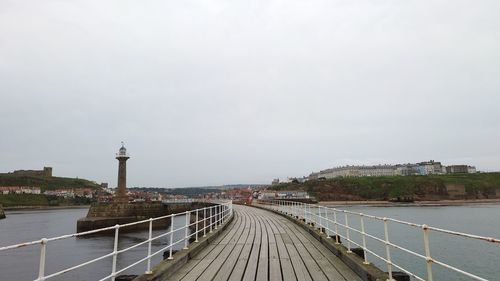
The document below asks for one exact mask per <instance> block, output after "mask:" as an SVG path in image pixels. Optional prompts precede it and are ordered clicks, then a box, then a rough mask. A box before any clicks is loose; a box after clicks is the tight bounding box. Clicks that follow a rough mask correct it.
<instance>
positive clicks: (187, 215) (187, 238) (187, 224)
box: [183, 211, 190, 250]
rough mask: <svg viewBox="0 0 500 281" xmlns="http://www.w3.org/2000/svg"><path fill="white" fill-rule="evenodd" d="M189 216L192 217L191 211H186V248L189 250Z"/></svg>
mask: <svg viewBox="0 0 500 281" xmlns="http://www.w3.org/2000/svg"><path fill="white" fill-rule="evenodd" d="M189 217H190V212H189V211H186V228H185V229H184V248H183V249H184V250H187V249H188V244H189V236H188V232H189V222H190V220H189Z"/></svg>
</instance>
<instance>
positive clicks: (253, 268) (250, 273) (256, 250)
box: [230, 215, 262, 281]
mask: <svg viewBox="0 0 500 281" xmlns="http://www.w3.org/2000/svg"><path fill="white" fill-rule="evenodd" d="M261 241H262V216H260V215H259V216H257V217H256V223H255V238H254V242H253V244H252V251H251V254H250V257H249V259H248V263H247V266H246V268H245V273H244V275H243V279H242V280H243V281H254V280H255V278H256V276H257V266H258V263H259V254H260V246H261ZM230 280H233V279H230Z"/></svg>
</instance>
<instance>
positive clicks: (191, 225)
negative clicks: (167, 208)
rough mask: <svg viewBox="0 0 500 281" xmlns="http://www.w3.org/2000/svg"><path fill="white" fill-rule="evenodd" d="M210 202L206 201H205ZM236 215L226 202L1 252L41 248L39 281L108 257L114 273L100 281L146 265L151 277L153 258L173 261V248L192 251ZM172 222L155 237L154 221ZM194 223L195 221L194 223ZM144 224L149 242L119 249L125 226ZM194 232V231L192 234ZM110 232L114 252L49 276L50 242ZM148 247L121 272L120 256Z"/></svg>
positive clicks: (59, 237)
mask: <svg viewBox="0 0 500 281" xmlns="http://www.w3.org/2000/svg"><path fill="white" fill-rule="evenodd" d="M204 202H206V201H204ZM232 215H233V205H232V202H231V201H226V202H217V203H216V205H214V206H210V207H204V208H199V209H195V210H191V211H185V212H182V213H177V214H170V215H166V216H161V217H156V218H150V219H147V220H142V221H137V222H132V223H127V224H121V225H120V224H117V225H115V226H111V227H106V228H100V229H95V230H90V231H85V232H80V233H74V234H67V235H62V236H58V237H52V238H42V239H40V240H36V241H30V242H25V243H20V244H15V245H10V246H4V247H0V252H2V251H8V250H15V249H19V248H22V247H26V246H36V245H40V262H39V269H38V278H37V279H35V281H42V280H48V279H51V278H53V277H56V276H59V275H62V274H65V273H68V272H70V271H73V270H76V269H78V268H81V267H84V266H87V265H90V264H93V263H95V262H97V261H100V260H103V259H105V258H109V257H112V259H113V261H112V264H111V270H110V271H111V273H110V274H109V275H107V276H105V277H103V278H101V279H100V280H115V277H116V276H118V275H119V274H120V273H122V272H124V271H125V270H127V269H130V268H131V267H133V266H136V265H138V264H140V263H142V262H145V261H146V262H147V265H146V270H145V272H144V273H145V274H151V273H152V272H151V258H152V257H154V256H156V255H158V254H160V253H163V252H164V251H167V250H168V251H169V252H168V259H170V260H171V259H173V258H174V257H173V247H174V246H175V245H177V244H180V243H184V248H183V249H188V247H189V240H190V239H191V238H193V237H194V239H195V240H194V242H195V243H197V242H198V238H199V237H200V235H201V236H202V237H206V235H207V233H211V232H213V230H214V229H218V227H220V226H222V225H223V224H225V223H226V222H227V221H228V219H229V218H230V217H231V216H232ZM180 216H185V224H184V225H183V226H180V227H177V228H174V220H175V218H176V217H180ZM191 216H194V220H192V219H191ZM168 219H170V227H169V228H168V231H167V232H164V233H161V234H160V235H157V236H155V237H153V222H155V221H158V220H168ZM192 221H194V222H192ZM144 223H149V235H148V239H147V240H144V241H141V242H139V243H137V244H134V245H132V246H129V247H127V248H124V249H120V250H118V241H119V238H120V236H119V233H120V229H123V228H125V227H130V226H134V225H138V224H144ZM190 229H192V230H193V231H191V233H190ZM181 230H184V235H183V237H182V238H181V239H178V240H177V241H174V240H173V239H174V238H173V237H174V233H176V232H178V231H181ZM109 231H114V244H113V251H112V252H110V253H108V254H106V255H103V256H100V257H98V258H95V259H92V260H88V261H86V262H83V263H80V264H77V265H75V266H72V267H69V268H66V269H63V270H60V271H57V272H54V273H50V274H47V273H46V272H45V261H46V251H47V246H48V245H49V243H50V242H53V241H57V240H62V239H68V238H73V237H82V236H86V235H87V236H88V235H91V234H96V233H100V232H109ZM165 236H169V243H168V245H166V246H165V247H163V248H161V249H160V250H158V251H156V252H154V253H151V244H152V242H153V241H154V240H157V239H159V238H161V237H165ZM146 244H147V245H148V248H147V255H146V256H145V257H144V258H142V259H140V260H138V261H136V262H134V263H132V264H130V265H128V266H126V267H124V268H122V269H117V256H118V255H119V254H122V253H125V252H127V251H129V250H132V249H135V248H137V247H139V246H141V245H146Z"/></svg>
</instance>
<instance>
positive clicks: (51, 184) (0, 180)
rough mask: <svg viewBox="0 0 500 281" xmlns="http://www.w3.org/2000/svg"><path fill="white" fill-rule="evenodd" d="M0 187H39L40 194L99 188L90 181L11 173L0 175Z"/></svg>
mask: <svg viewBox="0 0 500 281" xmlns="http://www.w3.org/2000/svg"><path fill="white" fill-rule="evenodd" d="M0 186H36V187H40V188H41V190H42V192H43V191H45V190H53V189H58V188H92V189H96V188H99V187H100V186H99V185H98V184H97V183H95V182H92V181H89V180H86V179H78V178H63V177H37V176H25V175H16V174H11V173H0Z"/></svg>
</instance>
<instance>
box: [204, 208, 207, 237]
mask: <svg viewBox="0 0 500 281" xmlns="http://www.w3.org/2000/svg"><path fill="white" fill-rule="evenodd" d="M203 237H207V207H205V208H203Z"/></svg>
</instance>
